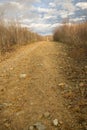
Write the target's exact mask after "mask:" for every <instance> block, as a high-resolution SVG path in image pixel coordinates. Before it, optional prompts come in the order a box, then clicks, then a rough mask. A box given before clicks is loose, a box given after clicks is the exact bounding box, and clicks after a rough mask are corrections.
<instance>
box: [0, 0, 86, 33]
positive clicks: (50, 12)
mask: <svg viewBox="0 0 87 130" xmlns="http://www.w3.org/2000/svg"><path fill="white" fill-rule="evenodd" d="M2 12H3V13H4V18H5V20H7V21H8V20H14V19H17V20H18V21H19V22H20V23H21V24H22V26H26V27H28V28H30V29H31V30H33V31H35V32H38V33H40V34H51V33H52V31H53V29H54V28H55V27H56V26H57V25H58V26H59V25H61V23H62V21H63V20H64V19H66V18H67V17H68V18H69V19H70V21H72V22H81V21H82V20H85V19H87V0H0V13H2Z"/></svg>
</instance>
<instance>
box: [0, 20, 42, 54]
mask: <svg viewBox="0 0 87 130" xmlns="http://www.w3.org/2000/svg"><path fill="white" fill-rule="evenodd" d="M40 40H42V36H40V35H38V34H37V33H34V32H31V31H29V30H28V29H27V28H24V27H21V25H20V24H19V23H17V22H12V23H6V22H4V21H1V22H0V52H1V54H4V53H5V52H7V51H11V50H12V48H13V47H14V45H16V44H19V45H22V44H27V43H31V42H35V41H40Z"/></svg>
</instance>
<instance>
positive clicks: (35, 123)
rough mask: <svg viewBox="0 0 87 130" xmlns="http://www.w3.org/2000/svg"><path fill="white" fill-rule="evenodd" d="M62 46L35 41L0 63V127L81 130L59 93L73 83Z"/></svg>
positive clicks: (29, 129)
mask: <svg viewBox="0 0 87 130" xmlns="http://www.w3.org/2000/svg"><path fill="white" fill-rule="evenodd" d="M65 48H66V45H63V44H60V43H59V44H58V43H54V42H38V43H35V44H31V45H26V46H24V47H22V48H21V49H20V50H18V51H17V52H16V54H15V55H12V56H11V57H10V58H9V59H6V60H5V61H2V62H1V63H0V130H82V127H81V126H80V125H79V123H78V122H77V120H76V119H75V116H74V114H73V113H72V112H71V111H70V105H67V104H68V103H67V102H68V101H66V100H65V98H64V96H63V94H64V92H66V91H67V89H69V88H71V87H73V85H74V82H71V81H70V80H68V79H67V78H66V75H65V73H64V68H65V66H68V67H69V62H70V60H71V59H70V58H69V57H67V53H66V50H65ZM68 96H69V95H68ZM84 130H85V129H84Z"/></svg>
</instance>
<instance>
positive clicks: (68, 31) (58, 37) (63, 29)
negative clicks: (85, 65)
mask: <svg viewBox="0 0 87 130" xmlns="http://www.w3.org/2000/svg"><path fill="white" fill-rule="evenodd" d="M53 39H54V41H59V42H62V43H64V44H65V43H66V44H67V45H68V46H69V47H71V49H72V51H70V53H69V54H70V55H71V56H72V57H73V58H75V59H76V58H77V59H81V57H82V58H83V57H85V56H87V22H83V23H79V24H68V23H64V24H63V26H60V27H57V28H56V29H55V31H54V35H53Z"/></svg>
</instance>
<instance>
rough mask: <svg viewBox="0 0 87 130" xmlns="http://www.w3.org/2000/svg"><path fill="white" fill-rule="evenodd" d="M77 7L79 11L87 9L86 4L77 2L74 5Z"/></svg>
mask: <svg viewBox="0 0 87 130" xmlns="http://www.w3.org/2000/svg"><path fill="white" fill-rule="evenodd" d="M76 6H77V7H79V8H81V9H83V10H84V9H87V2H79V3H77V4H76Z"/></svg>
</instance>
